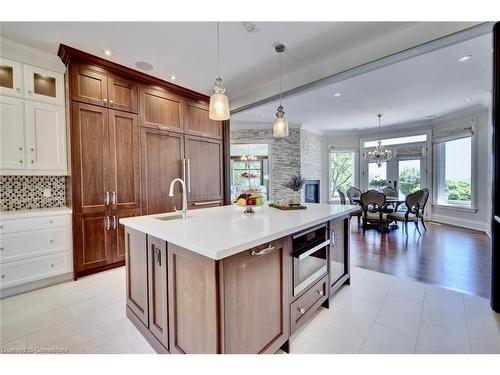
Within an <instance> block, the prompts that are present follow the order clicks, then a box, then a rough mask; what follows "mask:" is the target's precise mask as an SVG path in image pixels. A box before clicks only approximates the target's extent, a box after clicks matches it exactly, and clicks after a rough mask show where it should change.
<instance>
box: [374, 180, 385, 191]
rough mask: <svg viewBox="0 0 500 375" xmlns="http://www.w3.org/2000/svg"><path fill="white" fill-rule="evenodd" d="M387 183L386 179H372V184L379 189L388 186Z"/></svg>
mask: <svg viewBox="0 0 500 375" xmlns="http://www.w3.org/2000/svg"><path fill="white" fill-rule="evenodd" d="M386 185H387V181H386V180H375V179H373V180H371V181H370V186H375V187H377V188H379V189H380V188H382V187H384V186H386Z"/></svg>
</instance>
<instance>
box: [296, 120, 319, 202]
mask: <svg viewBox="0 0 500 375" xmlns="http://www.w3.org/2000/svg"><path fill="white" fill-rule="evenodd" d="M321 143H322V142H321V136H320V135H318V134H314V133H311V132H308V131H307V130H304V129H301V131H300V170H301V174H302V177H304V178H305V179H306V180H320V190H321V189H322V185H323V183H324V181H321V177H322V176H321V158H322V156H323V154H322V151H321ZM302 199H304V189H302ZM320 201H321V194H320Z"/></svg>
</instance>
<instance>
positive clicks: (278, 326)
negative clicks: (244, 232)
mask: <svg viewBox="0 0 500 375" xmlns="http://www.w3.org/2000/svg"><path fill="white" fill-rule="evenodd" d="M271 249H272V250H271ZM288 252H289V240H288V238H284V239H281V240H278V241H274V242H271V243H268V244H266V245H262V246H259V247H257V248H254V249H251V250H248V251H244V252H242V253H239V254H236V255H234V256H231V257H229V258H225V259H224V260H223V261H222V263H223V265H222V270H223V296H224V297H223V298H224V302H223V304H224V338H225V342H224V348H225V349H224V352H225V353H268V352H269V353H274V352H276V350H278V349H279V348H280V347H281V346H282V345H283V344H284V343H285V342H286V340H288V337H289V331H290V323H289V313H288V308H289V307H288V293H289V290H288V288H289V286H288V285H289V284H288V278H289V272H288V268H289V267H287V262H286V258H285V257H286V255H287V254H288Z"/></svg>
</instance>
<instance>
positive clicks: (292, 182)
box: [283, 173, 306, 191]
mask: <svg viewBox="0 0 500 375" xmlns="http://www.w3.org/2000/svg"><path fill="white" fill-rule="evenodd" d="M305 182H306V179H305V178H303V177H302V176H301V175H300V173H299V174H296V175H293V176H292V177H290V179H289V180H288V182H287V183H285V184H283V186H284V187H286V188H289V189H291V190H293V191H300V189H302V186H304V183H305Z"/></svg>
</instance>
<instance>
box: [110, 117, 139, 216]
mask: <svg viewBox="0 0 500 375" xmlns="http://www.w3.org/2000/svg"><path fill="white" fill-rule="evenodd" d="M109 134H110V135H109V154H110V155H109V157H110V163H111V166H110V171H109V182H108V184H107V189H108V190H109V192H110V202H111V203H110V204H111V206H112V208H113V209H131V208H139V207H140V171H139V126H138V124H137V115H134V114H131V113H127V112H122V111H114V110H109Z"/></svg>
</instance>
